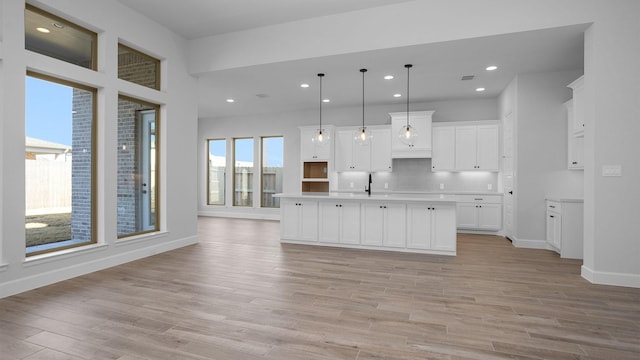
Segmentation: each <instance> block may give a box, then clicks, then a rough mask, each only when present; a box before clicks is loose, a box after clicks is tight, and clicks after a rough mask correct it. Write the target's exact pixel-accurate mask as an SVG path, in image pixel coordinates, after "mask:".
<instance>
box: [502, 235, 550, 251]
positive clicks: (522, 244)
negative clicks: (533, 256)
mask: <svg viewBox="0 0 640 360" xmlns="http://www.w3.org/2000/svg"><path fill="white" fill-rule="evenodd" d="M511 243H512V244H513V246H515V247H517V248H524V249H544V250H553V249H552V248H551V247H550V246H549V244H547V242H546V241H545V240H530V239H518V238H516V237H511Z"/></svg>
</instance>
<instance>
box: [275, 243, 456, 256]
mask: <svg viewBox="0 0 640 360" xmlns="http://www.w3.org/2000/svg"><path fill="white" fill-rule="evenodd" d="M280 243H281V244H295V245H311V246H322V247H328V248H332V247H333V248H346V249H352V250H373V251H392V252H402V253H414V254H430V255H446V256H456V253H457V252H456V250H453V251H450V250H429V249H411V248H406V247H395V248H394V247H382V246H368V245H360V244H338V243H327V242H317V241H313V242H311V241H303V240H292V239H280Z"/></svg>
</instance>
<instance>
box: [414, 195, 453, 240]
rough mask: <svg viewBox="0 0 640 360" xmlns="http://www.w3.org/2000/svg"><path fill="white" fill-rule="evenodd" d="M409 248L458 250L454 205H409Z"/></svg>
mask: <svg viewBox="0 0 640 360" xmlns="http://www.w3.org/2000/svg"><path fill="white" fill-rule="evenodd" d="M407 224H408V229H407V248H410V249H430V250H436V251H455V250H456V232H455V224H456V210H455V208H454V207H453V206H452V205H441V204H408V205H407Z"/></svg>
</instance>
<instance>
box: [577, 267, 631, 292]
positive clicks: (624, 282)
mask: <svg viewBox="0 0 640 360" xmlns="http://www.w3.org/2000/svg"><path fill="white" fill-rule="evenodd" d="M580 275H582V277H583V278H585V279H587V280H588V281H589V282H592V283H594V284H600V285H614V286H626V287H632V288H640V274H625V273H613V272H607V271H593V270H592V269H589V268H588V267H586V266H584V265H582V268H581V271H580Z"/></svg>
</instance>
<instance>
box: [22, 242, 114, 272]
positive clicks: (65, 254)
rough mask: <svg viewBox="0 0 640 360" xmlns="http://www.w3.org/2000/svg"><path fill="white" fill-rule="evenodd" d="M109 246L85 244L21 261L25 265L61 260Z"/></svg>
mask: <svg viewBox="0 0 640 360" xmlns="http://www.w3.org/2000/svg"><path fill="white" fill-rule="evenodd" d="M108 247H109V245H107V244H90V245H86V246H79V247H76V248H71V249H65V250H60V251H55V252H50V253H46V254H41V255H34V256H29V257H28V258H26V259H25V260H24V262H23V265H24V266H25V267H30V266H36V265H40V264H44V263H48V262H52V261H58V260H63V259H67V258H71V257H74V256H78V255H84V254H90V253H93V252H97V251H102V250H105V249H107V248H108Z"/></svg>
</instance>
